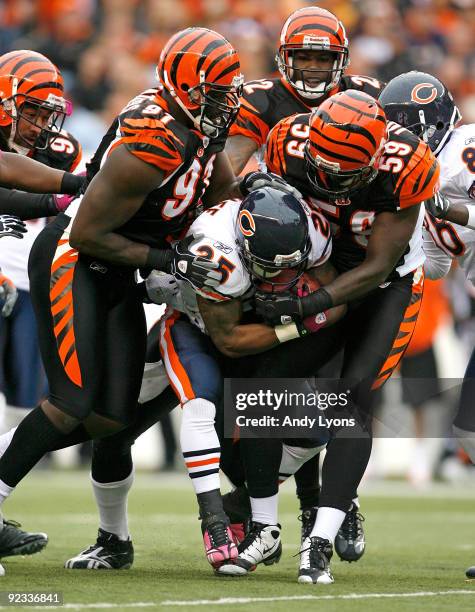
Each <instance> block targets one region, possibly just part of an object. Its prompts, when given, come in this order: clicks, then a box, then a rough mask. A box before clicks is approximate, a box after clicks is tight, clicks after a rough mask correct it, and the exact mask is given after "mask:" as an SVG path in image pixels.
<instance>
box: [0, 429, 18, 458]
mask: <svg viewBox="0 0 475 612" xmlns="http://www.w3.org/2000/svg"><path fill="white" fill-rule="evenodd" d="M15 431H16V427H14V428H13V429H10V431H7V433H4V434H2V435H1V436H0V457H2V456H3V453H4V452H5V451H6V450H7V448H8V447H9V446H10V442H11V441H12V438H13V435H14V433H15Z"/></svg>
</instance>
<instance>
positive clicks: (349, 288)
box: [302, 261, 393, 317]
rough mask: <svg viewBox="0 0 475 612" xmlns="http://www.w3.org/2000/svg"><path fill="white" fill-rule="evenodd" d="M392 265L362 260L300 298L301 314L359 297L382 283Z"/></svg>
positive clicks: (315, 311) (305, 314) (326, 308)
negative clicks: (320, 287) (328, 282)
mask: <svg viewBox="0 0 475 612" xmlns="http://www.w3.org/2000/svg"><path fill="white" fill-rule="evenodd" d="M392 269H393V265H392V264H391V265H381V263H380V262H367V261H365V262H363V263H362V264H361V265H359V266H357V267H356V268H354V269H353V270H350V271H348V272H344V273H343V274H340V276H338V277H337V278H336V279H335V280H334V281H333V282H331V283H330V284H329V285H326V286H325V287H324V288H322V289H318V290H317V291H315V293H312V294H310V295H308V296H306V297H304V298H302V311H303V316H304V317H306V316H310V315H312V314H316V313H318V312H323V311H324V310H328V309H329V308H331V307H333V306H339V305H342V304H346V303H347V302H351V301H352V300H355V299H357V298H360V297H362V296H364V295H366V294H367V293H369V292H370V291H373V290H374V289H377V287H379V285H381V284H382V283H384V281H385V280H386V278H387V277H388V276H389V274H390V273H391V271H392Z"/></svg>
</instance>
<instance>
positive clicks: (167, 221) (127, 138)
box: [87, 88, 225, 248]
mask: <svg viewBox="0 0 475 612" xmlns="http://www.w3.org/2000/svg"><path fill="white" fill-rule="evenodd" d="M161 91H162V90H161V89H160V88H154V89H149V90H147V91H144V92H143V93H142V94H140V95H139V96H137V97H136V98H133V99H132V100H131V101H130V102H129V104H127V106H126V107H125V108H124V110H123V111H122V112H121V113H120V115H118V117H117V118H116V119H115V121H114V122H113V123H112V125H111V127H110V128H109V130H108V132H107V134H106V135H105V136H104V138H103V139H102V142H101V144H100V145H99V148H98V149H97V151H96V153H95V155H94V157H93V158H92V160H91V162H90V163H89V164H88V168H87V177H88V180H91V179H92V177H93V176H94V175H95V174H96V173H97V172H98V170H99V168H100V166H101V165H102V163H103V161H104V160H105V158H106V155H107V154H108V153H110V152H111V151H113V150H114V149H115V148H116V147H118V146H125V147H126V148H127V150H128V151H129V152H130V153H131V154H132V155H135V156H136V157H138V158H139V159H141V160H142V161H144V162H146V163H147V164H150V165H152V166H155V167H156V168H158V169H160V170H161V171H162V172H163V173H164V179H163V182H162V184H161V185H160V187H158V188H157V189H154V190H153V191H152V192H150V193H149V194H148V196H147V197H146V198H145V200H144V203H143V205H142V206H141V207H140V208H139V210H138V211H137V212H136V213H135V214H134V215H133V217H132V218H131V219H129V221H127V223H125V224H124V225H123V226H122V227H119V228H117V229H116V230H115V231H116V232H117V233H118V234H122V235H123V236H125V237H126V238H129V239H130V240H134V241H136V242H141V243H144V244H148V245H150V246H152V247H157V248H164V247H165V246H166V243H167V242H170V241H171V240H176V239H179V238H181V237H182V236H184V234H185V232H186V230H187V229H188V227H189V225H190V224H191V223H192V222H193V221H194V219H195V218H196V215H197V207H198V206H199V205H200V200H201V197H202V195H203V193H204V191H205V189H206V187H207V186H208V184H209V179H210V176H211V173H212V171H213V163H214V159H215V157H216V153H218V152H219V151H222V150H223V148H224V143H225V139H224V138H219V139H209V138H207V137H206V136H203V135H202V134H201V133H200V132H198V131H197V130H195V129H190V128H188V127H186V126H184V125H183V124H182V123H179V122H178V121H177V120H176V119H174V117H173V116H172V115H171V114H169V112H168V111H169V108H168V105H167V102H166V100H165V99H164V98H163V97H162V95H161Z"/></svg>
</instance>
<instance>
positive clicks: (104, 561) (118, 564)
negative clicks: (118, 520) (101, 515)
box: [64, 529, 134, 570]
mask: <svg viewBox="0 0 475 612" xmlns="http://www.w3.org/2000/svg"><path fill="white" fill-rule="evenodd" d="M133 562H134V547H133V546H132V541H131V540H125V541H124V540H120V539H119V538H118V537H117V536H116V535H115V533H109V532H108V531H104V530H103V529H99V532H98V534H97V541H96V543H95V544H93V545H92V546H89V548H86V550H83V551H82V552H80V553H79V554H78V555H76V556H75V557H72V558H71V559H68V560H67V561H66V563H65V564H64V567H65V568H66V569H89V570H100V569H106V570H114V569H117V570H118V569H130V568H131V567H132V563H133Z"/></svg>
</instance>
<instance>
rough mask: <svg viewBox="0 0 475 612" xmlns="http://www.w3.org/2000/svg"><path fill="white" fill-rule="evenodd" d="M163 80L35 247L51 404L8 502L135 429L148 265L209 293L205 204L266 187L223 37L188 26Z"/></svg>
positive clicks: (235, 66) (122, 122)
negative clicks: (197, 246)
mask: <svg viewBox="0 0 475 612" xmlns="http://www.w3.org/2000/svg"><path fill="white" fill-rule="evenodd" d="M157 74H158V78H159V81H160V87H159V89H157V91H156V92H155V93H154V94H152V96H150V97H147V96H142V97H139V99H134V100H133V101H132V102H131V103H130V104H129V105H128V106H127V108H126V109H125V110H124V113H123V114H121V116H120V117H119V120H118V122H117V125H118V130H117V133H116V134H109V135H108V136H107V137H106V141H104V143H103V146H102V149H101V152H102V153H103V155H102V159H101V164H100V169H99V168H98V167H97V166H96V168H95V170H96V173H95V175H94V177H93V178H92V177H91V178H92V180H91V183H90V185H89V187H88V189H87V190H86V193H85V195H84V197H83V198H82V199H78V200H77V201H76V204H75V205H73V206H74V207H73V208H71V207H70V208H69V209H68V211H67V214H64V213H63V214H60V215H59V216H58V217H57V218H56V219H55V221H53V223H51V224H49V225H48V226H47V227H46V228H45V229H43V230H42V232H41V233H40V234H39V236H38V238H37V239H36V241H35V244H34V245H33V249H32V252H31V257H30V269H29V273H30V281H31V295H32V301H33V305H34V309H35V314H36V317H37V320H38V323H39V325H38V328H39V335H40V338H39V340H40V347H41V352H42V357H43V361H44V364H45V369H46V372H47V376H48V380H49V387H50V396H49V399H48V400H47V401H44V402H43V403H42V404H41V406H38V407H37V408H35V409H33V410H32V411H31V412H30V414H29V415H28V416H27V417H26V418H25V419H24V420H23V421H22V423H21V424H20V425H19V427H18V429H17V430H16V431H15V434H14V436H13V438H12V441H11V444H10V445H9V447H8V449H7V450H6V452H5V454H4V455H3V456H2V458H1V459H0V481H1V482H0V500H1V501H3V500H4V499H5V498H6V497H7V496H8V495H9V494H10V493H11V491H12V490H13V487H14V486H16V484H17V483H18V482H19V481H20V480H21V479H22V478H23V477H24V476H25V475H26V474H27V473H28V471H29V470H30V469H31V468H32V467H33V466H34V465H35V463H36V462H37V461H38V460H39V459H40V458H41V457H42V456H43V455H44V453H45V452H48V451H50V450H52V449H53V448H55V449H57V448H63V447H67V446H70V445H72V444H76V443H78V442H81V441H84V440H87V439H91V438H94V437H95V436H100V435H105V434H108V433H112V432H114V431H117V430H120V429H122V428H123V427H124V426H125V425H126V424H127V423H128V422H130V421H131V419H132V417H133V411H134V409H135V406H136V400H137V397H138V393H139V390H140V383H141V380H142V373H143V366H144V356H145V341H146V328H145V318H144V312H143V306H142V303H141V298H140V296H139V295H137V292H136V291H135V282H134V271H135V269H136V268H139V267H140V268H149V269H153V268H156V269H161V270H165V271H168V272H172V273H174V274H175V275H176V276H179V277H180V278H182V279H184V280H186V281H188V282H191V283H192V284H194V285H196V286H197V287H202V286H207V287H213V286H214V285H216V284H218V283H219V280H220V278H221V274H220V273H219V272H217V271H216V268H217V267H218V266H217V264H213V263H211V262H209V261H208V260H206V259H205V258H202V257H196V256H195V255H194V254H193V253H192V252H191V251H190V250H189V249H188V246H189V245H190V244H191V243H192V241H193V236H191V237H189V238H187V239H186V241H181V242H179V241H177V240H178V239H179V238H180V237H181V236H182V235H184V232H186V229H187V226H188V224H189V220H190V217H192V216H193V213H192V212H191V213H190V211H196V210H197V208H198V206H199V205H200V204H201V202H202V201H206V200H207V198H209V199H210V200H212V201H215V200H218V199H221V198H222V197H225V196H226V195H227V196H231V197H235V196H236V195H242V193H243V192H245V191H246V190H249V189H251V188H252V180H251V181H247V182H246V181H244V182H243V184H242V185H243V186H241V187H240V188H239V185H240V184H239V183H238V182H237V181H235V178H234V175H233V173H232V171H231V169H230V168H229V165H228V162H227V158H226V156H225V154H224V152H222V150H221V149H222V148H223V144H224V142H223V140H224V136H225V135H226V133H227V130H228V129H229V126H230V125H231V123H232V122H233V120H234V118H235V116H236V113H237V111H238V108H239V96H240V93H241V85H242V76H241V74H240V66H239V58H238V56H237V53H236V51H235V50H234V48H233V47H232V46H231V45H230V43H229V42H228V41H227V40H226V39H225V38H223V37H222V36H221V35H219V34H217V33H216V32H213V31H211V30H207V29H205V28H188V29H186V30H183V31H181V32H178V33H177V34H175V35H174V36H173V37H172V38H171V39H170V40H169V41H168V43H167V44H166V45H165V47H164V49H163V51H162V54H161V57H160V60H159V64H158V69H157ZM107 139H108V140H107ZM173 240H176V241H177V242H175V244H174V245H173V246H170V245H171V242H172V241H173ZM214 493H216V492H214ZM204 497H206V495H204ZM218 497H219V495H218ZM219 502H220V497H219ZM209 505H210V507H211V510H213V507H212V504H209ZM207 517H208V515H207V514H206V513H204V519H206V518H207ZM218 527H219V528H220V529H221V530H222V529H223V528H225V527H226V526H225V525H222V524H221V525H219V526H218ZM208 537H209V538H210V539H211V540H212V539H213V534H212V533H211V534H208Z"/></svg>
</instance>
